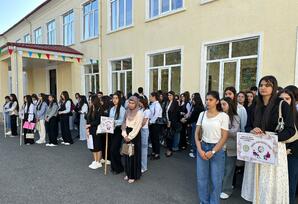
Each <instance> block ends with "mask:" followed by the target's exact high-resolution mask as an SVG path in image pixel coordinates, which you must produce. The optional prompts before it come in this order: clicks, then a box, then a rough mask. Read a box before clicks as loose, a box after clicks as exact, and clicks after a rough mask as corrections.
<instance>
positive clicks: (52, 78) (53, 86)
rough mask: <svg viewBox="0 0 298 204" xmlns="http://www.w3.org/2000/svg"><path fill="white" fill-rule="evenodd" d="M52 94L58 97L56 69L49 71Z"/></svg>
mask: <svg viewBox="0 0 298 204" xmlns="http://www.w3.org/2000/svg"><path fill="white" fill-rule="evenodd" d="M49 77H50V79H49V81H50V94H51V95H54V96H57V73H56V69H51V70H49Z"/></svg>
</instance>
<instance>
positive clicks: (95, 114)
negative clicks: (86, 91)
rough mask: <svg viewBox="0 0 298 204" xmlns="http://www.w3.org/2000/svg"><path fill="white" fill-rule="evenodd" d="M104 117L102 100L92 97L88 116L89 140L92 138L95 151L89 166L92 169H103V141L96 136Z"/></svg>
mask: <svg viewBox="0 0 298 204" xmlns="http://www.w3.org/2000/svg"><path fill="white" fill-rule="evenodd" d="M102 115H103V108H102V105H101V102H100V99H99V98H98V97H97V96H96V95H92V96H91V97H90V108H89V111H88V114H87V116H86V119H87V125H86V128H87V138H89V137H92V140H93V149H90V151H91V152H92V153H93V159H94V160H93V162H92V163H91V164H90V165H89V168H91V169H98V168H100V167H102V164H101V162H100V160H101V159H102V150H103V145H102V139H101V137H100V136H99V135H97V134H96V130H97V127H98V125H99V124H100V120H101V116H102Z"/></svg>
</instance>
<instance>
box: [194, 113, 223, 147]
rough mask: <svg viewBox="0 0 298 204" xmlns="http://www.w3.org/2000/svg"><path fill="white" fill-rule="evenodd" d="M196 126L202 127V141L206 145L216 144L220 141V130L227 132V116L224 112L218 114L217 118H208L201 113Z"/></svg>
mask: <svg viewBox="0 0 298 204" xmlns="http://www.w3.org/2000/svg"><path fill="white" fill-rule="evenodd" d="M204 113H205V114H204ZM203 114H204V118H203V124H202V117H203ZM197 125H202V129H203V134H202V140H203V141H204V142H207V143H212V144H216V143H218V142H219V140H220V139H221V136H222V135H221V130H222V129H223V130H227V131H228V130H229V116H228V115H227V114H226V113H224V112H220V113H219V114H217V116H215V117H212V118H208V117H207V112H201V113H200V116H199V118H198V122H197Z"/></svg>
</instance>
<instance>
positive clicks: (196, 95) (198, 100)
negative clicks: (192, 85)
mask: <svg viewBox="0 0 298 204" xmlns="http://www.w3.org/2000/svg"><path fill="white" fill-rule="evenodd" d="M192 100H193V101H194V102H195V104H194V108H197V109H201V110H203V109H204V104H203V101H202V98H201V95H200V93H194V94H193V99H192Z"/></svg>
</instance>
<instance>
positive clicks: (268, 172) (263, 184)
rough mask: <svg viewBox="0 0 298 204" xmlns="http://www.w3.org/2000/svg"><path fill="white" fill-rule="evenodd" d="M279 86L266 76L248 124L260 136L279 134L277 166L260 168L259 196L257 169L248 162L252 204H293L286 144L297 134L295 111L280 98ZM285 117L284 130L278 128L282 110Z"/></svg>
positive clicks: (246, 183) (247, 191)
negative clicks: (257, 194) (291, 203)
mask: <svg viewBox="0 0 298 204" xmlns="http://www.w3.org/2000/svg"><path fill="white" fill-rule="evenodd" d="M277 89H278V83H277V80H276V78H275V77H274V76H265V77H263V78H262V79H261V80H260V82H259V89H258V96H257V103H256V106H255V109H254V111H253V113H254V114H252V119H251V120H249V121H248V124H247V126H248V127H250V130H251V133H253V134H255V135H256V136H258V135H262V134H266V132H276V134H277V137H278V141H279V142H278V152H277V165H269V164H261V165H260V166H259V179H258V181H259V183H258V187H259V189H258V190H259V196H258V198H257V197H256V196H255V195H254V192H255V189H254V188H255V182H254V181H255V178H254V176H255V168H254V165H253V164H251V163H248V162H246V165H245V171H244V178H243V185H242V193H241V195H242V197H243V198H244V199H246V200H248V201H250V202H254V203H255V202H258V203H262V204H263V203H264V204H267V203H268V204H271V203H289V185H288V166H287V152H286V146H285V144H284V143H282V142H283V141H286V140H288V139H289V138H290V137H292V136H293V135H294V134H295V127H294V118H293V111H291V108H290V106H289V105H288V104H287V103H286V102H285V101H283V100H282V99H280V98H279V97H278V96H277ZM280 105H281V114H282V117H283V121H284V125H283V128H280V129H277V127H278V119H279V113H280V112H279V107H280Z"/></svg>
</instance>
